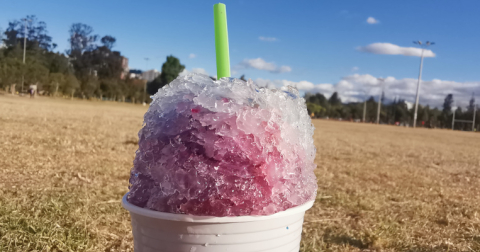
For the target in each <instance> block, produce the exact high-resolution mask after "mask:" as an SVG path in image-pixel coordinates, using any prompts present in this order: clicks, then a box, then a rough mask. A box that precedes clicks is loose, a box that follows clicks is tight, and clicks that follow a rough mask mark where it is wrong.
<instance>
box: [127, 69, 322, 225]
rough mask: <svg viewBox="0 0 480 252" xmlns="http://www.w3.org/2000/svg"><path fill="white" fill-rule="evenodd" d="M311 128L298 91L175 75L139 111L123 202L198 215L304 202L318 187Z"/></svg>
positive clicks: (261, 211) (265, 211)
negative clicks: (140, 121) (141, 114)
mask: <svg viewBox="0 0 480 252" xmlns="http://www.w3.org/2000/svg"><path fill="white" fill-rule="evenodd" d="M313 131H314V127H313V126H312V124H311V119H310V117H309V116H308V113H307V109H306V105H305V100H304V99H303V98H301V97H300V96H299V93H298V91H297V90H296V89H295V88H292V87H283V88H282V89H268V88H261V87H258V86H257V85H256V84H255V83H253V82H252V81H247V82H245V81H242V80H240V79H233V78H222V79H220V80H217V81H214V80H212V79H210V78H209V77H208V76H205V75H201V74H195V73H192V74H189V75H186V76H181V77H178V78H177V79H175V80H174V81H173V82H171V83H170V84H169V85H167V86H165V87H164V88H162V89H160V90H159V91H158V92H157V93H156V94H155V95H154V96H153V102H152V103H151V105H150V107H149V109H148V111H147V112H146V114H145V116H144V126H143V128H142V129H141V130H140V132H139V134H138V135H139V149H138V150H137V152H136V157H135V160H134V166H133V168H132V170H131V177H130V185H129V189H130V192H129V194H128V196H127V200H128V202H130V203H131V204H133V205H136V206H139V207H142V208H147V209H151V210H155V211H160V212H167V213H175V214H190V215H197V216H245V215H270V214H273V213H276V212H280V211H284V210H286V209H289V208H292V207H295V206H299V205H302V204H304V203H306V202H308V201H311V200H314V199H315V196H316V192H317V180H316V177H315V174H314V169H315V167H316V165H315V164H314V158H315V153H316V150H315V146H314V144H313V138H312V136H313Z"/></svg>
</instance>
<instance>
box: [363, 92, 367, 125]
mask: <svg viewBox="0 0 480 252" xmlns="http://www.w3.org/2000/svg"><path fill="white" fill-rule="evenodd" d="M366 112H367V98H366V97H365V101H364V102H363V122H364V123H365V114H366Z"/></svg>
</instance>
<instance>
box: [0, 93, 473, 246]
mask: <svg viewBox="0 0 480 252" xmlns="http://www.w3.org/2000/svg"><path fill="white" fill-rule="evenodd" d="M146 110H147V107H144V106H141V105H132V104H124V103H114V102H95V101H82V100H73V101H71V100H64V99H60V98H59V99H52V98H44V97H39V98H36V99H30V98H20V97H13V96H8V95H1V94H0V251H133V242H132V235H131V227H130V217H129V214H128V212H127V211H126V210H124V209H123V208H122V207H121V205H120V199H121V197H122V196H123V195H124V194H125V193H126V192H127V190H128V188H127V187H128V178H129V171H130V168H131V167H132V161H133V158H134V154H135V151H136V149H137V132H138V130H139V129H140V128H141V126H142V122H143V114H144V113H145V111H146ZM313 123H314V125H315V127H316V131H315V136H314V138H315V145H316V146H317V158H316V163H317V166H318V167H317V170H316V174H317V177H318V186H319V190H318V196H317V200H316V202H315V205H314V207H313V208H312V209H311V210H309V211H308V212H307V215H306V218H305V223H304V228H303V231H304V233H303V239H302V249H301V251H362V250H365V249H368V250H370V251H374V250H378V251H480V133H472V132H452V131H450V130H431V129H412V128H403V127H395V126H385V125H371V124H361V123H350V122H335V121H326V120H314V121H313Z"/></svg>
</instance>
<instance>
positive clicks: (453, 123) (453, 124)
mask: <svg viewBox="0 0 480 252" xmlns="http://www.w3.org/2000/svg"><path fill="white" fill-rule="evenodd" d="M455 110H457V109H454V110H453V119H452V130H454V129H453V126H455Z"/></svg>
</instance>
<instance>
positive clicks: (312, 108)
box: [307, 102, 325, 117]
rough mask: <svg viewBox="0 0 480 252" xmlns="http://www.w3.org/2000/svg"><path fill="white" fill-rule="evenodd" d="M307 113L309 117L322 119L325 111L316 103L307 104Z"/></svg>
mask: <svg viewBox="0 0 480 252" xmlns="http://www.w3.org/2000/svg"><path fill="white" fill-rule="evenodd" d="M307 111H308V114H309V115H312V114H313V115H314V116H315V117H321V116H322V113H323V112H324V111H325V109H324V108H323V107H322V106H320V105H318V104H315V103H311V102H307Z"/></svg>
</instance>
